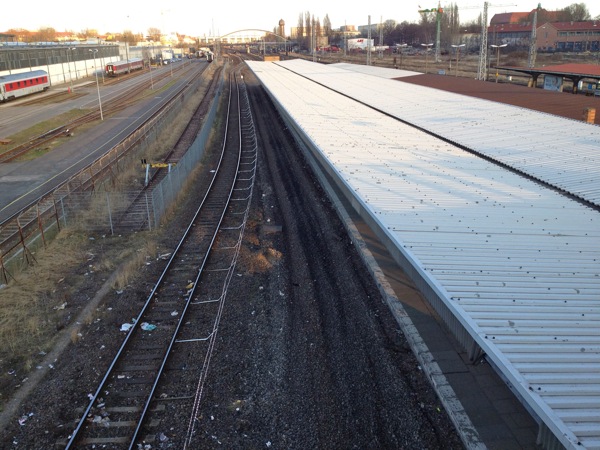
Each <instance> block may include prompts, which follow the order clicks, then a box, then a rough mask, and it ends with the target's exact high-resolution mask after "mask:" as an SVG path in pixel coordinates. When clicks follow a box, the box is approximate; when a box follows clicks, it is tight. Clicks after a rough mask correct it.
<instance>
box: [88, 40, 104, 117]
mask: <svg viewBox="0 0 600 450" xmlns="http://www.w3.org/2000/svg"><path fill="white" fill-rule="evenodd" d="M89 51H90V52H92V54H93V55H94V72H96V89H97V90H98V106H99V108H100V120H104V116H103V115H102V100H100V84H99V83H98V69H97V68H96V53H98V49H97V48H96V49H93V50H92V49H90V50H89Z"/></svg>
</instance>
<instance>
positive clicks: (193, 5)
mask: <svg viewBox="0 0 600 450" xmlns="http://www.w3.org/2000/svg"><path fill="white" fill-rule="evenodd" d="M350 3H355V2H351V1H348V0H346V1H344V2H342V1H340V0H330V1H327V2H323V1H318V0H303V1H302V2H293V1H292V2H291V1H285V2H277V1H274V0H260V1H257V2H250V1H241V0H220V1H219V0H212V1H210V2H201V1H194V2H188V1H179V2H172V3H171V2H165V1H164V0H103V1H101V2H97V3H82V2H81V1H79V0H63V1H61V2H59V3H53V2H48V1H47V0H30V1H28V2H27V9H26V11H25V10H22V11H24V12H23V13H21V14H17V15H15V14H2V15H1V16H0V32H3V31H7V30H8V29H11V28H24V29H27V30H30V31H36V30H38V29H40V28H47V27H52V28H54V29H55V30H56V31H74V32H79V31H82V30H85V29H95V30H97V31H98V32H99V33H100V34H104V33H107V32H122V31H124V30H131V31H132V32H134V33H143V34H147V31H148V29H149V28H158V29H160V30H161V31H162V32H163V33H171V32H177V33H179V34H186V35H188V36H191V37H202V36H210V35H217V36H219V35H225V34H227V33H230V32H233V31H236V30H242V29H261V30H269V31H270V30H273V28H275V27H277V24H278V23H279V20H280V19H283V20H284V21H285V29H286V34H289V30H290V28H291V27H296V26H297V25H298V18H299V16H300V14H302V15H304V14H305V13H306V12H309V13H310V14H312V15H313V16H314V17H315V18H319V19H320V22H321V24H322V23H323V19H324V18H325V16H326V15H328V16H329V20H330V21H331V25H332V27H333V28H339V27H340V26H343V25H344V24H347V25H356V26H358V25H366V24H368V22H369V16H371V23H379V22H380V21H381V20H383V21H386V20H395V21H396V22H398V23H400V22H403V21H405V20H406V21H408V22H418V20H419V13H418V10H419V9H432V8H435V7H436V6H437V1H432V0H415V1H412V0H379V1H377V2H374V3H373V4H371V3H370V2H368V1H359V2H358V5H356V6H350ZM452 3H454V4H457V5H458V7H459V17H460V20H461V22H467V21H471V20H474V19H476V18H477V17H478V16H479V14H480V13H481V12H482V11H483V3H484V2H483V1H478V2H476V1H474V0H464V1H462V0H454V1H453V2H452ZM538 3H539V2H538V1H513V2H511V1H503V0H497V1H496V2H491V1H490V2H488V4H489V5H490V6H489V7H488V20H489V19H491V18H492V16H493V15H494V14H497V13H503V12H527V11H531V10H532V9H534V8H536V7H537V5H538ZM572 3H581V1H578V0H573V1H569V0H564V1H561V0H553V1H542V2H541V4H542V7H543V8H544V9H547V10H556V9H562V8H564V7H566V6H568V5H570V4H572ZM583 3H585V4H586V5H587V8H588V10H589V11H590V14H591V15H592V17H596V16H598V15H600V2H598V1H597V0H594V1H593V2H592V1H589V0H588V1H584V2H583ZM84 4H85V5H86V6H85V10H84V9H83V7H82V5H84ZM441 4H442V6H443V5H444V4H445V3H444V2H443V1H442V3H441ZM447 4H450V2H447ZM493 5H498V6H493Z"/></svg>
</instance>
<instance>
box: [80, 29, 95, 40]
mask: <svg viewBox="0 0 600 450" xmlns="http://www.w3.org/2000/svg"><path fill="white" fill-rule="evenodd" d="M77 37H78V38H80V39H86V40H87V39H89V38H97V37H98V30H95V29H93V28H85V29H83V30H81V31H80V32H79V33H77Z"/></svg>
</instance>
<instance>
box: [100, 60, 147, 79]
mask: <svg viewBox="0 0 600 450" xmlns="http://www.w3.org/2000/svg"><path fill="white" fill-rule="evenodd" d="M143 68H144V60H143V59H140V58H132V59H129V60H126V61H115V62H111V63H108V64H107V65H106V70H105V72H106V74H107V75H109V76H111V77H116V76H117V75H121V74H124V73H129V72H131V71H133V70H139V69H143Z"/></svg>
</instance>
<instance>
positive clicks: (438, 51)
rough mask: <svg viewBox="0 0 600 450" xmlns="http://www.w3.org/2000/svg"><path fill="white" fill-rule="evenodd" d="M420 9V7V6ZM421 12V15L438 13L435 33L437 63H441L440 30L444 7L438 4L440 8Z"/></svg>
mask: <svg viewBox="0 0 600 450" xmlns="http://www.w3.org/2000/svg"><path fill="white" fill-rule="evenodd" d="M419 8H420V6H419ZM419 12H420V13H421V14H425V13H436V32H435V62H439V60H440V30H441V25H440V23H441V20H442V14H443V13H444V9H443V8H442V6H441V5H440V3H439V2H438V7H437V8H431V9H419Z"/></svg>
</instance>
